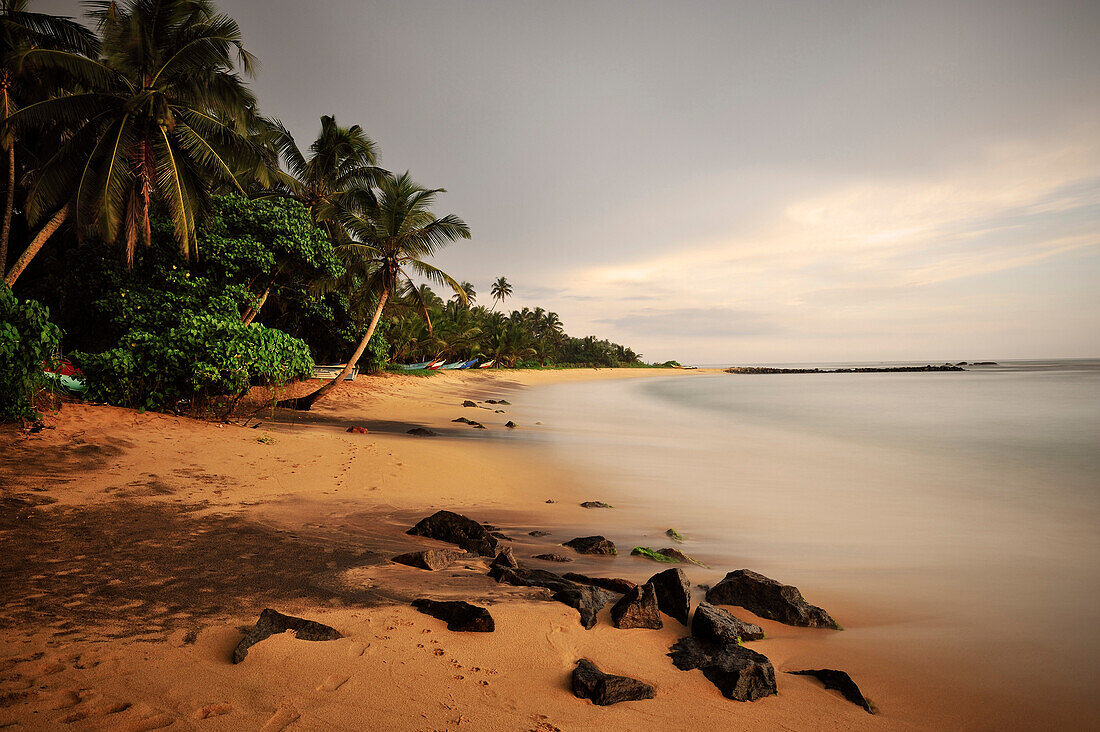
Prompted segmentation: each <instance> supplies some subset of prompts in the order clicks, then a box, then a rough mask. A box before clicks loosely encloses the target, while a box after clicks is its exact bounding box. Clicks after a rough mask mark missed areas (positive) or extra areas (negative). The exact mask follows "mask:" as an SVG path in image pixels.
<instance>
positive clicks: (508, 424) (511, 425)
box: [504, 420, 516, 429]
mask: <svg viewBox="0 0 1100 732" xmlns="http://www.w3.org/2000/svg"><path fill="white" fill-rule="evenodd" d="M504 426H505V427H507V428H508V429H514V428H515V426H516V423H515V422H513V421H512V420H508V421H507V422H505V423H504Z"/></svg>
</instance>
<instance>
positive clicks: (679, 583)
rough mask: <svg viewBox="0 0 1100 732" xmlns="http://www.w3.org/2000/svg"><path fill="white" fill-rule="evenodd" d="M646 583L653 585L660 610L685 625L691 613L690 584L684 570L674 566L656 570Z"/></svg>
mask: <svg viewBox="0 0 1100 732" xmlns="http://www.w3.org/2000/svg"><path fill="white" fill-rule="evenodd" d="M647 584H650V585H653V589H654V591H655V592H656V594H657V605H658V607H660V608H661V612H663V613H664V614H665V615H668V616H669V617H670V618H675V619H676V620H679V621H680V622H681V623H682V624H684V625H687V624H688V616H689V615H690V613H691V585H690V584H689V583H688V578H687V575H686V574H684V570H682V569H680V568H679V567H674V568H672V569H666V570H665V571H664V572H658V573H657V574H655V575H653V576H652V577H650V578H649V581H648V582H647Z"/></svg>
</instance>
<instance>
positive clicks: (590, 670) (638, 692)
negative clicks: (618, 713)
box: [573, 658, 655, 707]
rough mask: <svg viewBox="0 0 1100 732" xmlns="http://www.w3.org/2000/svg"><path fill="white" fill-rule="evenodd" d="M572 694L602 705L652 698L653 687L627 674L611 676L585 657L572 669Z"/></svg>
mask: <svg viewBox="0 0 1100 732" xmlns="http://www.w3.org/2000/svg"><path fill="white" fill-rule="evenodd" d="M573 694H574V696H576V697H577V698H578V699H591V700H592V703H593V704H598V705H600V706H602V707H604V706H607V705H608V704H618V703H619V702H624V701H639V700H641V699H652V698H653V696H654V694H655V692H654V690H653V687H652V686H650V685H649V684H647V683H645V682H644V681H638V680H637V679H632V678H630V677H628V676H613V675H612V674H605V673H604V672H603V671H600V669H599V667H598V666H596V664H594V663H592V662H591V661H589V660H588V659H587V658H582V659H581V660H579V661H577V667H576V668H575V669H573Z"/></svg>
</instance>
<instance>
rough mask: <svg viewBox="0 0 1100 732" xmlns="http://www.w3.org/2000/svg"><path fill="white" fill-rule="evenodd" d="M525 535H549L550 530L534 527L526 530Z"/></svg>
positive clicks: (536, 536)
mask: <svg viewBox="0 0 1100 732" xmlns="http://www.w3.org/2000/svg"><path fill="white" fill-rule="evenodd" d="M547 503H549V501H547ZM527 535H528V536H533V537H535V538H536V539H537V538H538V537H540V536H550V532H549V531H543V530H541V529H535V530H534V531H528V532H527Z"/></svg>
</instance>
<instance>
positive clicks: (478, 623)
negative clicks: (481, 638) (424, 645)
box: [412, 598, 496, 633]
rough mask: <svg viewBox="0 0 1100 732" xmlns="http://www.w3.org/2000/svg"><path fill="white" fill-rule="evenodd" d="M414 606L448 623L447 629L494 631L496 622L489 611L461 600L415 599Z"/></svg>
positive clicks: (468, 631)
mask: <svg viewBox="0 0 1100 732" xmlns="http://www.w3.org/2000/svg"><path fill="white" fill-rule="evenodd" d="M412 605H413V607H415V608H416V609H417V610H419V611H420V612H422V613H424V614H425V615H431V616H432V617H433V618H438V619H439V620H443V621H445V622H446V623H447V630H455V631H461V632H466V633H492V632H493V631H494V630H496V623H494V622H493V616H492V615H490V614H489V611H488V610H486V609H485V608H483V607H478V606H477V605H471V604H470V603H468V602H462V601H460V600H450V601H442V600H428V599H424V598H421V599H419V600H413V603H412Z"/></svg>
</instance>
